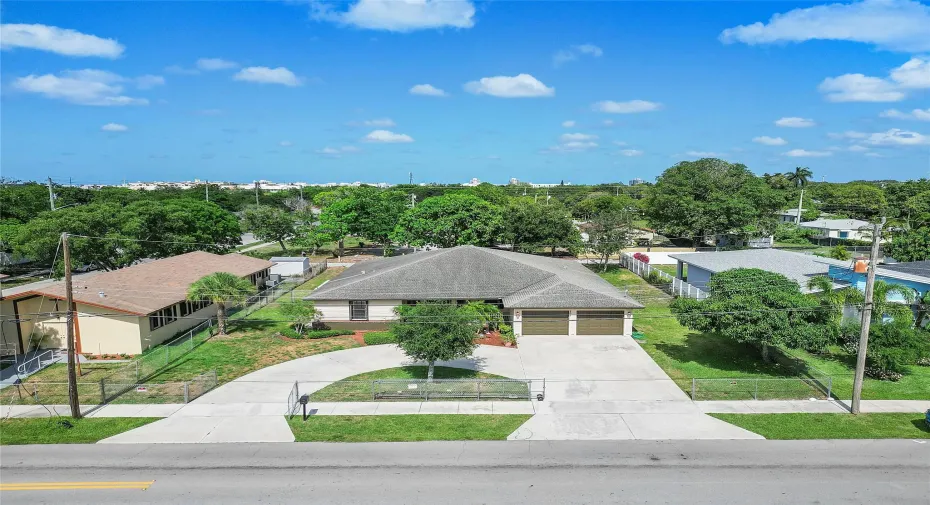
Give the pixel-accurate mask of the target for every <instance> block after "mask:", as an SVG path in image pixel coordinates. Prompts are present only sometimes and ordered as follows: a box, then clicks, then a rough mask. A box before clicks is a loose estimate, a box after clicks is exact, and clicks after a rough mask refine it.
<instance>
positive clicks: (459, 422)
mask: <svg viewBox="0 0 930 505" xmlns="http://www.w3.org/2000/svg"><path fill="white" fill-rule="evenodd" d="M530 417H532V416H531V415H527V414H478V415H459V414H422V415H396V416H393V415H392V416H310V417H309V418H307V420H306V421H304V420H303V419H301V418H300V416H295V417H294V418H292V419H289V420H288V424H289V425H290V427H291V431H293V432H294V438H296V439H297V441H298V442H422V441H427V440H506V439H507V436H508V435H510V434H511V433H513V432H514V431H515V430H516V429H517V428H519V427H520V425H522V424H523V423H525V422H526V420H527V419H529V418H530Z"/></svg>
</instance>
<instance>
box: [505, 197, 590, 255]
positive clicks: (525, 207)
mask: <svg viewBox="0 0 930 505" xmlns="http://www.w3.org/2000/svg"><path fill="white" fill-rule="evenodd" d="M504 235H505V237H506V238H505V240H508V241H509V242H510V243H512V244H513V245H514V247H515V248H517V249H519V250H521V251H535V250H536V249H538V248H539V247H548V248H549V249H550V251H551V252H552V254H553V255H555V250H556V248H557V247H561V248H565V249H568V250H577V249H580V247H581V234H580V233H579V232H578V229H577V228H576V227H575V224H574V222H572V217H571V215H570V214H569V212H568V211H567V210H566V209H565V208H564V207H562V206H561V205H543V204H539V203H532V202H522V201H517V202H514V203H513V204H511V205H510V206H509V207H508V209H507V224H506V230H505V232H504Z"/></svg>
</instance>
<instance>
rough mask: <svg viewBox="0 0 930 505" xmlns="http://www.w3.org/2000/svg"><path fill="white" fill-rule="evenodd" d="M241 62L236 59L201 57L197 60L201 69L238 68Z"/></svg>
mask: <svg viewBox="0 0 930 505" xmlns="http://www.w3.org/2000/svg"><path fill="white" fill-rule="evenodd" d="M238 67H239V64H238V63H236V62H235V61H229V60H224V59H222V58H200V59H199V60H197V68H199V69H200V70H206V71H208V72H209V71H212V70H228V69H230V68H238Z"/></svg>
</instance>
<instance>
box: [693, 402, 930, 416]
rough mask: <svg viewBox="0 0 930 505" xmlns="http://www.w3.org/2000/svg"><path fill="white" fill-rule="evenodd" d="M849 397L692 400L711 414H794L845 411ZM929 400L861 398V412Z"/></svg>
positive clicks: (929, 405)
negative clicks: (824, 398)
mask: <svg viewBox="0 0 930 505" xmlns="http://www.w3.org/2000/svg"><path fill="white" fill-rule="evenodd" d="M850 403H851V402H849V401H840V400H764V401H754V400H747V401H700V402H694V404H695V405H697V407H698V408H699V409H701V411H702V412H705V413H708V414H710V413H714V414H794V413H827V414H829V413H837V414H842V413H847V412H849V405H850ZM927 409H930V400H862V403H861V404H860V410H861V411H862V412H863V413H882V412H886V413H888V412H926V411H927Z"/></svg>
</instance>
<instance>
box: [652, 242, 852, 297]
mask: <svg viewBox="0 0 930 505" xmlns="http://www.w3.org/2000/svg"><path fill="white" fill-rule="evenodd" d="M669 257H670V258H674V259H675V260H677V261H678V269H677V270H676V275H675V276H676V277H677V278H679V279H683V276H682V271H683V269H684V266H685V265H687V274H688V275H687V279H683V280H687V281H688V283H689V284H691V285H693V286H696V287H698V288H700V289H705V290H706V289H707V283H708V282H709V281H710V276H711V275H713V274H715V273H717V272H725V271H727V270H733V269H735V268H758V269H761V270H765V271H768V272H774V273H777V274H781V275H784V276H785V277H787V278H789V279H791V280H793V281H796V282H797V283H798V284H799V285H800V286H801V291H804V292H807V291H808V290H807V282H808V281H809V280H810V279H812V278H814V277H817V276H820V275H827V272H828V271H829V268H828V265H826V264H825V263H823V262H821V261H819V260H822V259H823V258H820V257H817V256H809V255H806V254H801V253H796V252H790V251H783V250H781V249H745V250H739V251H720V252H700V253H681V254H669ZM837 287H839V286H837Z"/></svg>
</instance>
